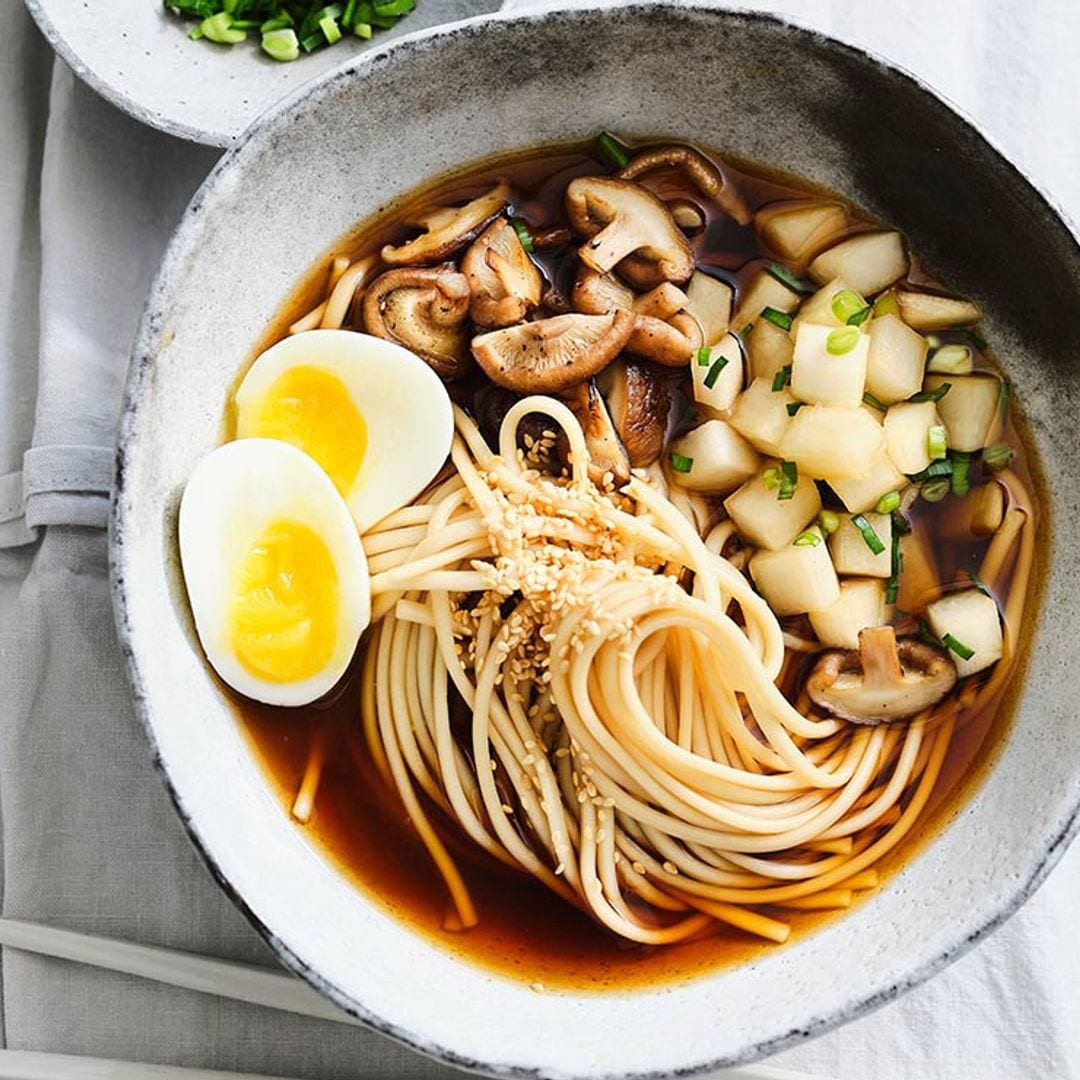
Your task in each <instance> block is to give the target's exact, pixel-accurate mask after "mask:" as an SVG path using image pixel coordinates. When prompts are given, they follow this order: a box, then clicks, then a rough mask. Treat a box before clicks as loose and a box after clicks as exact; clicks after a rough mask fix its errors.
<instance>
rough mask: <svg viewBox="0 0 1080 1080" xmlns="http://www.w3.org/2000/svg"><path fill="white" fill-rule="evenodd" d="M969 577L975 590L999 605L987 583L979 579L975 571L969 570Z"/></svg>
mask: <svg viewBox="0 0 1080 1080" xmlns="http://www.w3.org/2000/svg"><path fill="white" fill-rule="evenodd" d="M967 576H968V577H969V578H971V584H972V585H974V586H975V588H976V589H978V590H979V592H981V593H982V594H983V596H985V597H988V598H989V599H990V600H993V601H994V603H995V604H996V603H997V598H996V597H995V596H994V594H993V593H992V592H991V591H990V589H989V587H988V586H987V584H986V582H985V581H983V579H982V578H981V577H979V575H978V574H977V573H976V572H975V571H974V570H968V571H967Z"/></svg>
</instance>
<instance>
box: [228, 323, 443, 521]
mask: <svg viewBox="0 0 1080 1080" xmlns="http://www.w3.org/2000/svg"><path fill="white" fill-rule="evenodd" d="M294 367H313V368H318V369H320V370H322V371H325V372H327V373H329V374H331V375H334V376H335V377H336V378H337V379H339V380H340V382H341V383H342V385H343V386H344V387H345V389H346V391H347V393H348V395H349V397H350V399H351V400H352V402H353V404H354V405H355V407H356V409H357V411H358V412H359V413H360V415H361V416H362V417H363V419H364V423H365V425H366V427H367V448H366V451H365V453H364V458H363V461H362V463H361V465H360V469H359V472H358V473H357V476H356V479H355V481H354V482H353V484H352V485H351V487H350V489H349V490H348V491H346V492H342V494H343V496H344V498H345V501H346V503H347V504H348V506H349V510H350V511H351V513H352V516H353V520H354V521H355V522H356V526H357V528H358V529H359V530H360V531H361V532H364V531H365V530H367V529H369V528H371V526H372V525H374V524H375V523H376V522H378V521H379V520H380V519H382V518H384V517H386V515H387V514H390V513H392V512H393V511H394V510H397V509H398V508H399V507H402V506H404V505H405V504H406V503H408V502H410V501H411V500H412V499H413V498H415V497H416V496H417V495H418V494H419V493H420V492H421V491H423V489H424V488H425V487H426V486H427V485H428V484H429V483H430V482H431V480H432V479H433V478H434V477H435V475H436V474H437V473H438V471H439V470H440V469H441V468H442V466H443V464H444V462H445V461H446V457H447V455H448V454H449V452H450V442H451V439H452V438H453V433H454V413H453V406H452V405H451V403H450V397H449V395H448V394H447V392H446V388H445V387H444V386H443V384H442V381H441V380H440V379H439V377H438V375H436V374H435V372H434V371H432V370H431V368H430V367H428V365H427V364H426V363H424V361H423V360H421V359H420V357H418V356H416V355H415V354H414V353H411V352H409V350H408V349H404V348H402V347H401V346H400V345H395V344H394V343H393V342H390V341H385V340H384V339H382V338H377V337H372V336H371V335H369V334H359V333H354V332H352V331H350V330H309V331H307V332H306V333H302V334H294V335H293V336H292V337H287V338H285V339H284V340H282V341H279V342H278V343H277V344H276V345H273V346H271V347H270V348H269V349H267V350H266V351H265V352H264V353H262V354H261V355H260V356H259V357H258V358H257V359H256V361H255V363H254V364H252V366H251V368H250V370H249V371H248V373H247V375H245V376H244V380H243V382H242V383H241V384H240V387H239V389H238V390H237V392H236V399H235V400H236V416H237V429H236V433H237V436H238V437H240V438H244V437H247V436H250V435H258V434H259V431H258V417H259V414H260V412H261V411H262V407H263V404H264V402H265V401H266V399H267V396H268V394H269V392H270V390H271V388H272V387H273V385H274V383H275V382H276V381H277V379H278V378H279V377H280V376H281V375H282V374H283V373H285V372H286V371H288V370H289V369H290V368H294Z"/></svg>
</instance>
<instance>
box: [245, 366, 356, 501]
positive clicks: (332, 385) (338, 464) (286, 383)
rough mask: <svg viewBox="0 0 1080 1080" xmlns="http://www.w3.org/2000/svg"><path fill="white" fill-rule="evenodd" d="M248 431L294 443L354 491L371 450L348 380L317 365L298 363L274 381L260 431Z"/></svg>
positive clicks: (259, 421)
mask: <svg viewBox="0 0 1080 1080" xmlns="http://www.w3.org/2000/svg"><path fill="white" fill-rule="evenodd" d="M244 434H245V435H248V436H255V437H261V438H265V439H280V440H281V441H282V442H287V443H292V445H293V446H295V447H297V448H298V449H300V450H303V451H304V453H305V454H307V455H308V457H311V458H314V459H315V460H316V461H317V462H318V463H319V464H320V465H321V466H322V467H323V471H324V472H325V473H326V474H327V475H328V476H329V477H330V479H331V480H333V481H334V486H335V487H336V488H337V489H338V491H339V492H340V493H341V494H342V496H346V495H348V493H349V491H350V490H351V488H352V486H353V484H354V483H355V481H356V476H357V473H359V471H360V465H361V464H362V463H363V460H364V452H365V451H366V450H367V425H366V424H365V423H364V418H363V416H361V415H360V410H359V409H357V407H356V405H355V404H354V403H353V400H352V398H351V397H350V396H349V391H348V390H347V389H346V388H345V384H344V383H343V382H342V381H341V380H340V379H339V378H337V377H336V376H335V375H332V374H331V373H330V372H328V371H323V370H321V369H320V368H316V367H293V368H289V369H288V371H283V372H282V373H281V374H280V375H279V376H278V377H277V378H276V379H275V380H274V382H273V383H272V385H271V386H270V389H269V391H268V392H267V395H266V397H265V398H264V400H263V402H262V406H261V408H260V409H259V412H258V417H257V419H256V421H255V430H253V431H245V432H244Z"/></svg>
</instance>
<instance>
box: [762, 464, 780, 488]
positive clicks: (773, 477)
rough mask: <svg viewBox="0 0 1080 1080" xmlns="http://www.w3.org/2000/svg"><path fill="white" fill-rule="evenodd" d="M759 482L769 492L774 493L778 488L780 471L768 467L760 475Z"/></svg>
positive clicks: (773, 467)
mask: <svg viewBox="0 0 1080 1080" xmlns="http://www.w3.org/2000/svg"><path fill="white" fill-rule="evenodd" d="M761 482H762V483H763V484H764V485H765V486H766V487H767V488H768V489H769V490H770V491H775V490H776V489H777V488H778V487H779V486H780V470H779V469H778V468H776V467H775V466H772V465H770V466H769V468H767V469H765V470H763V471H762V473H761Z"/></svg>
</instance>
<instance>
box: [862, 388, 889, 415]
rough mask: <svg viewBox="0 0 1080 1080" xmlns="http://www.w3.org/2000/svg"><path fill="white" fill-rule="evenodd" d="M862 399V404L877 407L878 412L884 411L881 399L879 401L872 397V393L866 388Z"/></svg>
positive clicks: (872, 407)
mask: <svg viewBox="0 0 1080 1080" xmlns="http://www.w3.org/2000/svg"><path fill="white" fill-rule="evenodd" d="M862 399H863V404H864V405H869V406H870V408H871V409H877V411H878V412H884V411H885V406H884V404H883V403H882V402H881V401H879V400H878V399H877V398H876V397H874V395H873V394H871V393H870V391H869V390H867V391H866V393H865V394H863V396H862Z"/></svg>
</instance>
